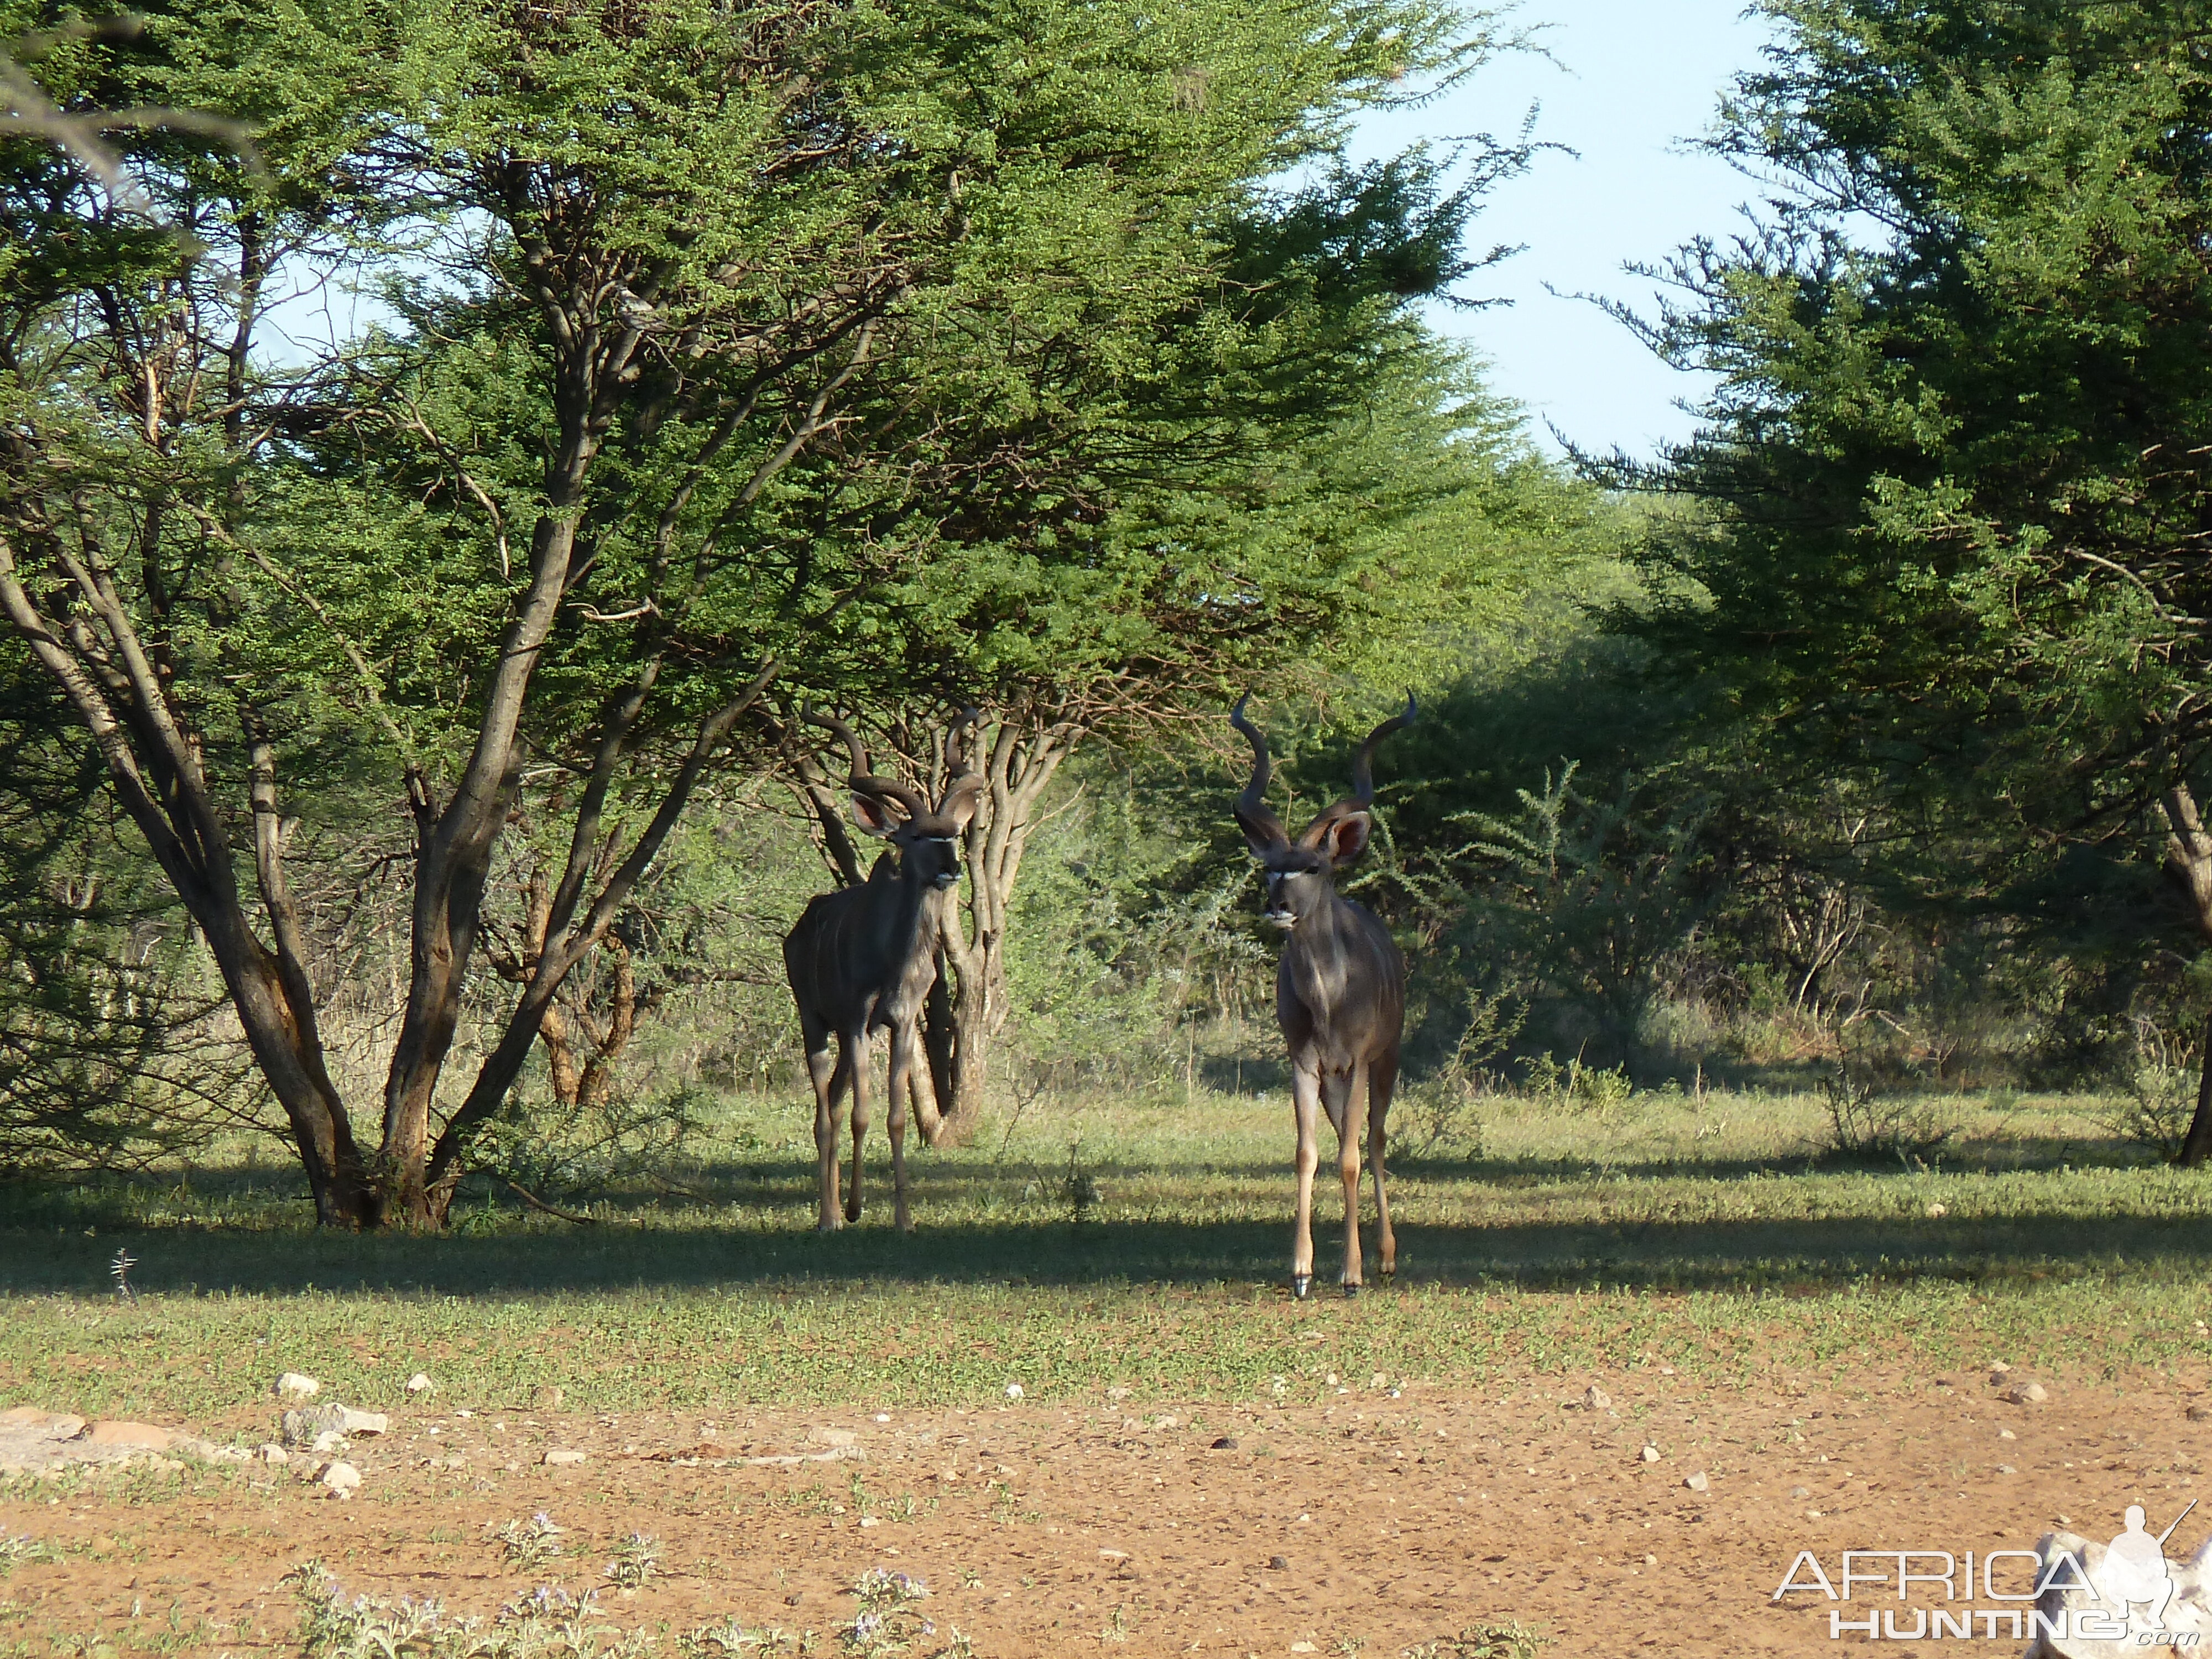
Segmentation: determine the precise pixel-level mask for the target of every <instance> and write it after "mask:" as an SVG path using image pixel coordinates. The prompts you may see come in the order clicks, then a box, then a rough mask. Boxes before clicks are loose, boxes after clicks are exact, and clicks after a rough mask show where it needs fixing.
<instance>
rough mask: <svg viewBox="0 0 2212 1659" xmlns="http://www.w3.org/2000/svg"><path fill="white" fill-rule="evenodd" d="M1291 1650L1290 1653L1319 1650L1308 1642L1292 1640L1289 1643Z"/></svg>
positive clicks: (1317, 1651) (1315, 1651) (1316, 1651)
mask: <svg viewBox="0 0 2212 1659" xmlns="http://www.w3.org/2000/svg"><path fill="white" fill-rule="evenodd" d="M1320 1651H1321V1650H1320V1649H1319V1648H1317V1647H1316V1646H1315V1645H1314V1644H1312V1643H1310V1642H1293V1643H1291V1652H1292V1653H1319V1652H1320Z"/></svg>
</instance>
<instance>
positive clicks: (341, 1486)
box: [320, 1462, 361, 1498]
mask: <svg viewBox="0 0 2212 1659" xmlns="http://www.w3.org/2000/svg"><path fill="white" fill-rule="evenodd" d="M320 1478H321V1480H322V1483H323V1487H324V1490H325V1491H326V1492H330V1493H331V1495H332V1496H333V1497H337V1498H350V1497H352V1496H353V1494H354V1488H355V1487H356V1486H360V1485H361V1471H360V1470H359V1469H357V1468H354V1466H353V1465H352V1464H350V1463H346V1462H337V1463H326V1464H325V1465H324V1466H323V1473H322V1475H321V1477H320Z"/></svg>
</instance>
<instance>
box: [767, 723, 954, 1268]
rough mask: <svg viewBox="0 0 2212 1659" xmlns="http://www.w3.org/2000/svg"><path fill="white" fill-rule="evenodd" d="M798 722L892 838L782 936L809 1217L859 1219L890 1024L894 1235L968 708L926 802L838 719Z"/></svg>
mask: <svg viewBox="0 0 2212 1659" xmlns="http://www.w3.org/2000/svg"><path fill="white" fill-rule="evenodd" d="M800 718H801V719H803V720H807V721H808V722H810V723H811V724H812V725H815V726H821V727H823V729H825V730H827V731H829V732H835V733H836V735H837V736H838V737H839V738H842V740H843V742H844V744H845V748H846V751H847V753H848V755H849V756H850V757H851V760H852V772H851V775H850V776H849V777H848V779H847V781H846V783H847V787H848V788H849V789H851V790H852V792H853V816H854V819H855V820H856V821H857V823H859V825H860V829H862V830H863V831H864V832H865V833H866V834H868V835H871V836H879V837H881V838H882V839H884V840H885V841H887V842H890V849H889V850H887V851H886V852H885V853H884V855H883V856H882V857H881V858H879V859H878V860H876V864H875V867H874V869H872V871H870V872H869V873H868V878H867V880H866V881H865V882H862V883H861V884H860V885H859V886H857V887H848V888H844V889H842V890H840V891H837V892H835V893H824V894H823V895H821V896H819V897H817V898H816V899H814V900H812V901H811V902H809V903H808V905H807V907H806V909H805V912H804V913H803V914H802V915H800V916H799V920H798V921H797V922H796V923H794V924H793V927H792V929H791V931H790V932H789V933H787V934H785V935H784V939H783V966H784V972H785V975H786V976H787V977H788V978H789V980H790V981H791V994H792V997H793V1000H795V1001H796V1002H797V1003H798V1005H799V1027H800V1029H801V1030H802V1031H803V1032H804V1034H805V1041H806V1072H807V1075H808V1077H809V1078H810V1079H811V1080H812V1082H813V1085H814V1152H815V1158H816V1160H817V1166H818V1172H819V1175H820V1177H821V1188H822V1214H821V1219H820V1221H819V1222H818V1223H817V1227H818V1229H819V1230H820V1231H823V1232H833V1231H836V1229H837V1227H838V1226H839V1225H840V1224H841V1222H843V1221H858V1220H859V1219H860V1154H861V1146H862V1143H863V1141H865V1140H866V1137H867V1133H868V1123H869V1121H870V1118H871V1115H872V1111H873V1107H874V1102H873V1100H872V1097H871V1088H870V1079H869V1075H868V1037H869V1034H870V1033H871V1032H873V1031H880V1030H888V1031H890V1079H889V1087H890V1123H889V1128H890V1141H891V1185H892V1191H893V1194H894V1203H895V1206H896V1216H897V1222H898V1227H899V1231H902V1232H904V1231H907V1230H908V1229H909V1228H911V1227H912V1225H914V1221H913V1217H912V1215H911V1214H910V1213H909V1212H908V1207H907V1187H906V1121H907V1101H908V1095H909V1093H910V1092H912V1090H913V1085H914V1079H915V1076H916V1072H915V1067H916V1066H917V1065H918V1064H921V1063H922V1062H921V1061H920V1060H919V1058H918V1056H919V1051H920V1048H921V1036H920V1024H921V1010H922V1004H923V1002H924V1000H926V999H927V996H928V995H929V987H930V986H931V984H932V982H933V981H934V980H935V978H936V976H937V960H936V958H937V928H938V926H939V908H940V895H943V894H945V892H946V891H947V890H949V889H951V887H952V886H953V885H955V884H957V882H958V881H959V879H960V838H961V836H963V834H964V833H965V832H966V830H967V828H968V823H969V819H971V818H972V817H975V806H976V802H977V799H978V798H979V796H980V795H981V791H982V788H983V778H982V776H981V774H979V773H978V772H976V771H975V769H974V767H973V765H972V764H971V763H970V762H969V758H968V757H967V755H966V750H965V744H964V743H963V734H964V733H965V732H966V730H967V728H968V727H969V726H972V725H973V724H974V723H975V710H973V709H969V711H968V712H967V713H966V714H963V715H962V716H961V718H960V720H959V721H958V723H957V724H956V725H955V726H954V727H953V730H952V733H951V737H950V738H948V739H947V753H946V757H945V758H946V760H947V762H948V763H949V769H950V770H951V773H952V778H951V782H950V783H948V784H947V785H946V787H945V793H944V796H943V798H942V799H939V801H938V803H937V805H935V806H932V805H930V804H929V801H928V799H927V797H926V796H924V795H922V794H921V793H920V792H919V791H917V790H915V789H910V788H908V787H907V786H906V785H905V784H902V783H900V782H898V781H896V780H894V779H890V778H879V777H876V776H874V775H871V774H870V772H869V771H868V757H867V752H866V750H865V749H864V748H862V746H861V744H860V738H857V737H855V736H854V733H853V728H852V727H851V726H848V725H846V724H845V722H844V721H842V720H836V719H834V718H831V717H829V716H826V715H820V714H812V713H811V712H807V711H801V715H800ZM833 1047H834V1050H835V1052H834V1054H833V1052H832V1050H833ZM848 1096H849V1097H850V1100H851V1103H852V1107H851V1115H852V1127H853V1167H852V1174H851V1178H850V1181H849V1182H848V1187H847V1190H846V1194H845V1200H844V1204H843V1206H842V1213H841V1211H840V1207H839V1204H838V1181H837V1154H838V1146H839V1143H840V1142H841V1141H842V1139H843V1134H842V1129H843V1127H844V1126H843V1122H842V1119H843V1117H844V1114H845V1101H846V1098H847V1097H848ZM924 1127H927V1125H925V1126H924Z"/></svg>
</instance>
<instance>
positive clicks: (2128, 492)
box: [1633, 0, 2212, 1163]
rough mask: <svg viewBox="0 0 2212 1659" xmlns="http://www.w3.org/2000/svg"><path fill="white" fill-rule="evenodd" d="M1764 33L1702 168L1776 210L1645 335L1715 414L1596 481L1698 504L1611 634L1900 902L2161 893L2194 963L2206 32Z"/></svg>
mask: <svg viewBox="0 0 2212 1659" xmlns="http://www.w3.org/2000/svg"><path fill="white" fill-rule="evenodd" d="M1766 9H1767V10H1768V11H1769V12H1770V14H1771V15H1772V16H1773V17H1774V18H1775V19H1776V20H1777V21H1778V23H1779V24H1780V25H1781V26H1782V27H1783V30H1784V38H1783V43H1782V45H1781V46H1779V47H1778V48H1777V50H1776V52H1775V53H1774V57H1773V62H1772V64H1771V67H1770V68H1769V69H1767V70H1764V71H1762V72H1759V73H1757V74H1753V75H1751V76H1746V77H1744V78H1743V79H1742V81H1741V82H1740V84H1739V87H1738V88H1737V91H1736V94H1735V97H1734V98H1733V99H1732V100H1729V103H1728V104H1727V106H1725V108H1724V111H1723V122H1722V126H1721V130H1720V132H1719V135H1718V137H1717V138H1716V139H1715V140H1714V141H1713V143H1714V146H1715V148H1717V149H1719V150H1720V151H1721V152H1722V153H1723V154H1727V155H1733V156H1735V157H1738V158H1740V159H1741V160H1743V161H1745V162H1746V163H1747V166H1749V167H1752V168H1753V169H1754V170H1755V171H1757V172H1759V173H1761V174H1763V175H1764V176H1765V177H1766V178H1767V179H1770V180H1771V182H1772V184H1773V185H1774V186H1775V195H1774V199H1773V200H1772V201H1771V203H1770V204H1769V211H1768V212H1767V213H1766V215H1765V218H1764V221H1763V222H1762V223H1761V224H1760V225H1759V228H1757V229H1756V230H1754V231H1753V233H1752V234H1748V235H1747V236H1745V237H1743V238H1741V239H1739V240H1736V241H1735V242H1734V243H1731V244H1726V245H1723V244H1719V243H1714V242H1706V243H1700V244H1698V245H1696V246H1693V247H1692V248H1691V249H1690V250H1689V251H1688V252H1687V253H1686V255H1685V256H1684V257H1683V258H1681V259H1680V261H1679V262H1678V264H1676V266H1675V267H1674V276H1675V277H1676V278H1677V279H1678V280H1679V282H1680V283H1681V284H1682V286H1683V288H1684V289H1685V290H1686V296H1687V297H1686V299H1684V300H1683V301H1681V302H1680V304H1678V305H1677V306H1676V307H1674V309H1673V310H1672V311H1671V312H1670V313H1668V314H1667V315H1665V316H1664V317H1662V319H1659V320H1658V322H1657V323H1656V324H1655V325H1653V327H1652V329H1651V336H1652V338H1653V341H1654V343H1655V344H1656V345H1657V346H1658V347H1659V349H1661V350H1662V351H1663V352H1665V353H1666V354H1667V355H1668V356H1669V357H1670V358H1672V359H1673V360H1674V361H1676V362H1680V363H1685V364H1691V365H1695V366H1699V367H1702V368H1707V369H1709V370H1712V371H1716V372H1717V374H1719V376H1720V389H1719V391H1718V392H1717V393H1716V394H1715V396H1714V398H1713V399H1712V400H1711V402H1710V403H1709V404H1708V405H1707V406H1706V408H1705V410H1704V414H1705V427H1704V429H1703V430H1702V431H1701V433H1700V434H1699V436H1698V437H1697V438H1695V439H1694V440H1693V441H1691V442H1690V443H1688V444H1686V445H1685V446H1682V447H1678V448H1676V449H1675V450H1674V451H1673V452H1671V453H1669V454H1668V456H1667V457H1666V458H1665V460H1664V462H1663V464H1662V466H1661V467H1660V468H1659V469H1657V471H1656V475H1653V474H1650V473H1646V474H1644V475H1642V476H1641V477H1635V478H1634V480H1633V481H1635V482H1640V483H1655V482H1656V483H1660V484H1662V485H1664V486H1666V487H1668V488H1672V489H1679V490H1681V491H1684V492H1688V493H1692V494H1694V495H1698V496H1699V497H1701V498H1703V500H1704V501H1705V504H1706V511H1705V513H1704V514H1702V515H1689V514H1685V515H1682V516H1680V517H1679V518H1676V519H1673V520H1667V521H1666V522H1665V526H1664V529H1663V531H1662V534H1661V535H1660V536H1659V537H1658V538H1656V544H1655V554H1654V574H1655V575H1656V577H1657V578H1658V583H1659V585H1660V586H1661V587H1662V589H1663V590H1665V592H1667V594H1668V599H1667V601H1666V602H1665V603H1663V604H1662V605H1660V606H1659V607H1658V609H1657V610H1656V612H1654V613H1652V614H1650V615H1649V616H1647V617H1644V619H1643V620H1641V621H1640V622H1638V623H1635V624H1634V625H1635V626H1638V627H1639V628H1641V629H1644V631H1646V632H1647V633H1648V634H1650V635H1651V636H1652V637H1654V638H1656V640H1657V641H1659V642H1660V643H1661V644H1662V646H1663V647H1666V648H1667V649H1668V651H1669V652H1670V653H1673V655H1674V661H1675V662H1676V663H1677V664H1678V665H1680V666H1681V667H1683V668H1685V669H1686V670H1688V671H1692V672H1695V673H1699V674H1709V675H1711V678H1712V679H1713V680H1714V681H1715V682H1717V683H1724V684H1728V685H1729V686H1730V687H1731V688H1732V694H1733V696H1735V699H1736V701H1737V705H1738V707H1739V708H1741V709H1743V710H1745V711H1747V712H1748V713H1750V714H1753V715H1754V716H1756V717H1757V718H1758V719H1759V720H1760V721H1761V722H1762V724H1763V726H1764V727H1765V730H1766V731H1767V732H1770V733H1771V734H1774V735H1777V736H1779V737H1781V738H1785V739H1786V740H1788V741H1790V743H1793V744H1797V745H1800V746H1801V752H1802V753H1804V754H1808V755H1812V756H1817V757H1820V758H1821V759H1822V760H1823V761H1824V763H1826V766H1827V767H1828V768H1829V769H1831V770H1832V772H1834V773H1835V774H1836V775H1838V776H1839V777H1843V776H1847V777H1849V778H1850V780H1851V781H1852V783H1853V786H1854V787H1864V788H1866V789H1867V790H1869V792H1871V796H1872V798H1874V799H1879V800H1880V801H1881V811H1882V814H1883V823H1884V826H1885V828H1884V834H1885V836H1893V837H1894V838H1895V839H1896V841H1897V842H1898V843H1899V846H1900V847H1903V848H1909V849H1911V851H1912V853H1913V854H1915V856H1912V857H1911V858H1909V859H1906V860H1904V861H1903V862H1904V866H1905V867H1903V868H1902V869H1901V870H1900V872H1899V875H1900V878H1901V882H1902V884H1903V885H1904V886H1905V887H1906V888H1908V889H1910V890H1917V893H1918V895H1919V896H1921V897H1922V898H1923V900H1927V901H1929V902H1951V903H1957V902H1966V903H1969V904H1972V905H1976V906H1980V907H2015V906H2019V905H2022V904H2026V903H2027V902H2029V897H2028V895H2027V892H2026V889H2027V884H2028V882H2029V879H2030V878H2035V879H2038V880H2039V881H2041V882H2042V884H2043V892H2044V896H2045V898H2046V899H2047V898H2048V896H2049V894H2050V892H2051V889H2052V888H2053V887H2054V886H2057V885H2063V884H2067V883H2069V882H2071V883H2072V884H2075V886H2076V888H2077V890H2079V889H2080V884H2081V881H2082V879H2083V878H2084V874H2085V872H2087V870H2089V869H2091V868H2093V867H2094V866H2096V865H2097V864H2098V863H2099V861H2100V859H2101V860H2120V861H2124V862H2125V861H2131V862H2133V863H2135V864H2136V865H2137V866H2144V865H2149V866H2155V865H2156V864H2157V863H2158V862H2160V860H2167V861H2170V864H2171V866H2172V869H2173V871H2174V872H2176V873H2177V874H2178V875H2179V876H2180V877H2181V878H2183V879H2182V883H2181V885H2182V888H2183V890H2185V893H2186V895H2187V897H2188V907H2189V913H2190V914H2189V921H2190V922H2191V923H2192V924H2193V925H2194V927H2196V928H2197V929H2201V930H2203V932H2205V933H2207V934H2208V935H2212V840H2208V839H2206V838H2205V837H2204V836H2203V835H2202V833H2201V830H2200V828H2199V824H2198V815H2197V805H2196V803H2197V792H2198V791H2199V790H2200V789H2201V787H2202V786H2203V763H2204V759H2205V747H2206V738H2207V735H2208V733H2212V696H2208V694H2207V689H2206V683H2207V678H2208V673H2212V638H2208V634H2207V618H2208V617H2212V583H2208V579H2207V571H2208V568H2212V567H2208V565H2207V562H2206V561H2205V559H2204V557H2203V553H2204V544H2205V540H2206V538H2207V537H2208V536H2212V255H2208V252H2207V250H2208V249H2212V167H2208V165H2207V157H2208V155H2212V44H2208V43H2212V9H2208V8H2207V7H2206V6H2204V5H2203V4H2201V3H2194V0H2191V3H2182V4H2152V3H2130V0H2123V3H2117V4H2112V5H2099V6H2094V7H2081V6H2075V5H2069V4H2063V3H2059V0H1940V3H1936V4H1931V5H1926V6H1919V7H1911V8H1900V7H1896V6H1891V5H1887V4H1878V3H1873V0H1772V3H1770V4H1769V5H1768V6H1767V8H1766ZM2168 937H2170V924H2169V925H2168V926H2167V927H2165V928H2162V929H2160V930H2158V933H2157V937H2156V938H2154V939H2153V940H2152V941H2151V942H2152V943H2162V942H2164V940H2165V939H2166V938H2168ZM2208 1057H2212V1045H2208ZM2208 1155H2212V1071H2208V1073H2207V1075H2206V1079H2205V1086H2204V1090H2203V1093H2202V1094H2201V1095H2200V1097H2199V1107H2198V1110H2197V1121H2196V1123H2195V1125H2194V1127H2192V1129H2191V1132H2190V1135H2189V1139H2188V1144H2187V1146H2186V1147H2185V1150H2184V1153H2183V1157H2184V1159H2185V1161H2187V1162H2191V1163H2195V1162H2201V1161H2203V1159H2204V1158H2206V1157H2207V1156H2208Z"/></svg>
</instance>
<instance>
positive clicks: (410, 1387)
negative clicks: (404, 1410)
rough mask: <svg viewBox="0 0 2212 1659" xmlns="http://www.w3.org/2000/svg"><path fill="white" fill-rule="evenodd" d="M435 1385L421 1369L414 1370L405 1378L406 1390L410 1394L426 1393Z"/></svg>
mask: <svg viewBox="0 0 2212 1659" xmlns="http://www.w3.org/2000/svg"><path fill="white" fill-rule="evenodd" d="M437 1386H438V1385H437V1384H436V1383H433V1382H432V1381H431V1380H430V1379H429V1377H428V1375H427V1374H425V1373H424V1372H422V1371H417V1372H416V1373H415V1375H414V1376H410V1377H409V1378H408V1379H407V1392H408V1393H410V1394H428V1393H429V1392H430V1390H431V1389H435V1388H436V1387H437Z"/></svg>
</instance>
